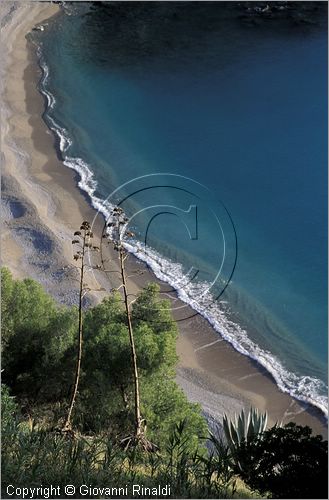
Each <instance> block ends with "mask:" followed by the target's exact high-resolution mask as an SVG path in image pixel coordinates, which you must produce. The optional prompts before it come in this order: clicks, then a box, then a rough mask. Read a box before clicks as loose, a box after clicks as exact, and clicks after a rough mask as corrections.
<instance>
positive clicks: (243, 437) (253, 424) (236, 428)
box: [223, 408, 267, 455]
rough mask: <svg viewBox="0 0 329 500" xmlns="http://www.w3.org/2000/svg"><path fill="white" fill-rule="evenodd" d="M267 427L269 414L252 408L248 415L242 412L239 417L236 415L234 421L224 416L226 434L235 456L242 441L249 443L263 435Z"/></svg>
mask: <svg viewBox="0 0 329 500" xmlns="http://www.w3.org/2000/svg"><path fill="white" fill-rule="evenodd" d="M266 425H267V412H265V413H260V412H259V411H258V410H257V409H256V408H250V410H249V412H248V413H246V412H245V411H244V410H242V411H241V413H240V414H239V415H235V418H234V420H229V418H228V417H227V415H224V417H223V428H224V434H225V438H226V441H227V445H228V447H229V448H230V450H231V452H232V454H233V455H234V454H235V452H236V450H237V448H238V447H239V445H240V444H241V442H242V441H245V442H248V440H250V439H251V438H252V437H254V436H257V435H258V434H262V433H263V432H264V431H265V429H266Z"/></svg>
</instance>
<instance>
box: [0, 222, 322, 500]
mask: <svg viewBox="0 0 329 500" xmlns="http://www.w3.org/2000/svg"><path fill="white" fill-rule="evenodd" d="M87 230H89V229H87ZM1 311H2V367H3V373H2V491H3V497H6V494H5V493H6V488H7V486H8V485H9V484H15V485H16V487H18V486H26V485H31V484H42V485H44V486H46V485H50V484H56V485H59V486H60V487H63V488H64V485H65V484H74V485H76V488H77V489H76V495H75V496H72V495H71V496H70V498H80V496H79V495H80V493H79V488H78V487H79V485H81V484H88V485H92V486H93V487H99V488H101V487H104V485H105V484H106V485H109V484H111V485H117V486H120V485H126V484H128V485H129V484H133V483H136V484H137V483H138V484H143V485H144V486H145V487H150V488H156V487H158V485H162V486H165V485H169V486H170V496H171V497H173V498H255V497H256V498H258V497H259V496H260V495H261V496H262V497H264V496H265V497H272V498H282V494H283V493H284V494H285V495H284V496H285V497H286V498H311V497H312V498H326V494H327V479H326V478H327V443H326V442H325V441H323V439H322V437H320V436H312V434H311V430H310V429H309V428H307V427H301V426H296V425H295V424H289V425H287V426H284V427H279V426H275V427H273V428H271V429H267V430H265V426H266V419H265V417H263V416H262V415H258V414H257V412H256V413H255V412H251V413H250V415H252V418H253V424H252V426H251V425H250V419H249V417H248V416H247V415H245V414H243V415H240V417H239V418H238V419H237V420H236V421H231V422H229V421H228V420H227V418H226V419H224V427H223V428H222V432H220V427H219V430H218V433H211V432H210V431H209V429H208V427H207V423H206V421H205V419H204V417H203V416H202V413H201V408H200V407H199V405H197V404H192V403H190V402H188V401H187V399H186V397H185V395H184V393H183V392H182V390H181V389H180V388H179V387H178V386H177V384H176V382H175V366H176V362H177V355H176V347H175V346H176V338H177V327H176V324H175V322H174V321H173V319H172V315H171V310H170V303H169V302H168V301H165V300H160V299H159V295H158V288H157V286H156V285H155V284H152V283H150V284H148V285H147V286H146V287H145V288H144V289H143V290H142V291H141V292H140V293H139V294H138V296H137V297H136V299H135V300H134V302H133V303H132V305H131V307H130V309H129V315H130V320H131V327H132V328H133V332H134V347H135V354H136V363H137V364H138V379H139V386H140V387H139V388H140V392H139V396H140V414H141V415H142V416H143V432H145V435H146V426H147V438H148V440H149V442H152V444H154V446H152V448H147V449H146V448H145V447H143V446H139V443H138V442H135V445H134V446H129V447H127V446H124V445H123V440H124V439H125V438H126V437H127V436H134V435H135V434H134V433H135V432H136V411H135V403H136V398H135V382H136V381H135V377H134V370H132V366H133V365H132V358H131V355H132V349H131V338H130V336H129V328H128V322H127V310H126V308H125V305H124V303H123V301H122V296H121V294H120V293H119V291H114V292H112V293H111V294H110V295H109V296H108V297H106V298H105V299H104V300H103V301H102V302H101V303H99V304H98V305H96V306H94V307H89V308H88V309H86V310H82V305H81V301H80V303H79V306H77V307H66V306H59V305H58V304H57V303H56V302H55V301H54V300H53V299H52V298H51V297H50V296H49V295H48V294H47V293H46V292H45V291H44V290H43V288H42V286H41V285H40V284H38V283H37V282H35V281H33V280H32V279H24V280H15V279H13V277H12V275H11V273H10V271H9V270H8V269H6V268H3V269H2V270H1ZM150 311H151V312H150ZM80 314H81V318H80ZM82 319H83V342H82V344H81V345H80V347H81V349H78V346H79V342H80V341H81V338H80V337H79V336H78V335H77V334H79V335H80V333H81V330H80V326H81V325H82ZM79 325H80V326H79ZM77 349H78V352H79V356H80V361H81V366H80V368H81V369H80V373H79V380H78V385H77V384H76V377H75V376H74V374H75V373H76V368H77ZM72 390H74V393H75V396H74V399H75V401H74V406H73V408H74V410H73V411H71V413H70V429H72V430H74V432H71V433H68V432H63V429H64V430H67V425H66V424H67V415H68V410H69V409H70V408H71V403H72V394H73V393H72ZM243 422H244V423H245V428H246V429H247V432H248V439H246V438H242V439H241V440H240V438H239V439H238V437H239V436H240V437H241V436H243V432H244V430H243V429H241V427H242V424H243ZM246 422H247V423H246ZM225 428H227V431H228V430H229V432H227V433H226V437H225ZM255 429H257V432H256V431H255ZM230 436H231V437H230ZM129 493H131V492H129ZM129 493H128V497H129ZM157 496H160V497H161V492H160V493H159V495H157ZM121 497H122V495H121ZM11 498H19V497H18V496H16V497H15V496H12V497H11ZM99 498H100V497H99Z"/></svg>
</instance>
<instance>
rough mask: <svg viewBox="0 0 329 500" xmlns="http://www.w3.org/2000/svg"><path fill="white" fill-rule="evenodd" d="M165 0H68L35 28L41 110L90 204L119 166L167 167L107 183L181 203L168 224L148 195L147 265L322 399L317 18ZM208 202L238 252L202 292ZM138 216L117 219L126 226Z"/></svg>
mask: <svg viewBox="0 0 329 500" xmlns="http://www.w3.org/2000/svg"><path fill="white" fill-rule="evenodd" d="M170 4H171V5H169V4H168V3H166V2H160V3H151V4H149V5H146V3H144V4H143V3H139V2H137V3H133V4H131V5H130V6H129V8H128V9H127V8H126V5H124V4H121V3H120V2H117V3H116V5H114V4H112V7H111V8H108V9H95V10H94V9H91V8H90V5H89V4H84V5H80V6H79V5H77V4H75V5H73V7H69V8H67V9H66V10H65V11H63V13H62V14H61V15H60V16H58V17H57V18H56V19H55V20H54V21H53V22H51V23H50V24H49V25H48V26H47V27H46V30H45V31H44V32H42V33H35V34H34V39H35V41H36V43H37V45H38V54H39V57H40V64H41V66H42V68H43V71H44V74H43V78H42V81H41V82H40V90H41V91H42V92H43V93H44V94H45V96H46V99H47V110H46V112H45V116H44V118H45V120H46V122H47V123H48V125H49V126H50V127H51V128H52V129H53V130H54V132H55V133H56V136H57V137H58V148H59V150H60V154H61V155H62V158H63V160H64V163H65V164H66V165H67V166H69V167H70V168H75V169H76V170H77V171H79V172H80V175H81V176H82V178H81V181H80V187H82V188H83V189H84V190H86V191H87V192H88V193H89V195H91V196H92V201H93V203H94V205H96V206H97V207H98V208H101V209H102V210H103V212H104V213H105V212H106V208H108V207H106V205H104V203H102V200H104V199H105V198H107V196H108V195H109V194H110V193H111V192H112V191H113V190H114V189H116V188H118V187H119V186H121V185H122V184H124V183H126V182H128V181H130V180H131V179H134V178H136V177H140V176H145V175H148V174H155V173H164V172H165V173H170V174H176V176H181V177H175V176H168V175H166V176H163V175H162V176H153V177H147V178H144V179H142V180H139V181H135V183H134V184H131V185H128V186H126V187H125V188H124V189H123V192H125V193H128V194H131V192H132V191H131V189H133V190H135V191H137V190H138V189H143V191H139V192H138V193H137V192H136V193H135V194H134V196H131V198H130V199H129V203H130V204H129V203H127V204H126V205H125V206H124V208H125V210H126V211H127V212H128V214H129V215H132V214H133V213H136V211H138V210H139V209H140V208H144V207H146V206H149V205H156V204H161V205H166V206H167V207H169V206H170V207H176V208H175V210H176V212H177V207H178V209H179V208H180V209H181V210H185V213H184V217H183V219H184V218H185V219H184V220H183V225H182V224H181V222H182V220H180V219H177V213H176V214H173V209H172V208H170V209H168V208H166V209H163V208H162V209H161V211H162V212H164V213H162V214H161V215H158V216H157V223H156V224H152V226H150V231H149V233H148V241H147V243H148V249H149V253H148V256H147V261H148V263H149V265H150V266H151V267H152V268H153V269H154V270H155V272H156V273H157V274H158V275H159V276H160V277H161V278H163V279H165V280H166V281H168V282H169V283H170V284H171V285H173V286H175V288H176V289H177V290H178V292H179V293H180V296H181V297H182V298H183V299H184V300H185V301H186V302H189V303H191V304H192V306H193V307H194V308H195V309H196V310H197V311H199V312H201V313H202V314H203V315H204V316H205V317H207V318H208V319H209V321H210V322H211V323H212V324H213V325H214V326H215V328H216V329H217V330H218V331H219V332H220V333H221V334H222V335H223V336H224V337H225V338H227V339H228V340H229V341H230V342H231V343H232V344H233V345H234V346H235V347H236V348H237V349H238V350H240V352H243V353H244V354H247V355H249V356H251V357H253V358H254V359H257V360H258V361H259V362H260V363H261V364H263V365H264V366H266V367H267V368H268V370H269V371H270V372H271V373H272V375H273V376H274V377H275V379H276V381H277V383H278V385H279V386H280V387H281V388H282V389H283V390H286V391H289V392H290V393H291V394H293V395H295V396H296V397H298V398H300V399H302V400H304V401H309V402H312V403H313V404H316V405H317V406H319V407H320V408H322V409H323V411H325V410H326V398H325V394H326V384H325V381H326V380H327V375H326V360H327V334H326V332H327V313H326V305H327V292H326V288H327V281H326V276H327V260H326V255H327V247H326V227H327V220H326V215H325V214H326V203H327V156H326V152H327V36H326V26H324V25H321V23H320V25H318V24H316V25H314V26H307V27H297V26H295V27H292V26H291V25H290V24H289V23H285V22H283V21H275V22H274V21H273V22H268V23H267V24H261V25H259V26H249V25H248V26H246V25H245V24H243V23H242V22H241V20H240V19H238V18H237V16H236V14H235V13H234V12H232V9H230V8H229V7H227V4H226V6H224V7H222V6H221V3H209V4H203V5H201V4H200V3H198V2H196V3H194V2H193V3H191V4H190V5H189V7H188V10H187V8H186V5H185V6H184V5H183V4H180V5H179V4H176V3H175V4H172V3H171V2H170ZM183 176H186V177H188V178H191V179H193V180H195V181H197V182H199V183H202V184H203V185H204V186H206V187H207V188H208V189H209V196H208V195H205V193H206V191H205V190H204V188H202V187H200V186H199V185H197V184H195V183H193V182H191V181H189V180H186V179H185V180H184V177H183ZM155 185H160V186H162V187H159V188H157V189H156V190H154V189H153V188H154V186H155ZM164 186H166V187H164ZM173 186H174V188H173ZM146 187H147V188H148V189H147V190H146V189H145V188H146ZM151 188H152V189H151ZM129 190H130V191H129ZM187 191H188V192H187ZM192 191H193V196H194V198H193V196H191V192H192ZM195 195H196V196H197V199H198V200H199V201H198V203H195ZM204 195H205V196H204ZM200 198H202V200H201V201H200ZM221 203H224V205H225V207H226V208H227V210H228V212H229V214H230V217H231V218H232V221H233V224H234V228H235V230H236V235H237V241H238V253H237V263H236V268H235V271H234V274H233V277H232V281H231V282H230V284H229V286H228V287H227V288H226V289H225V291H224V293H223V294H222V295H221V296H220V299H219V300H217V301H214V300H213V298H214V297H216V296H217V295H218V294H219V293H220V292H221V291H222V289H223V287H224V285H225V284H227V281H228V279H229V278H230V273H231V270H232V269H233V267H234V262H235V250H236V248H235V240H234V230H232V229H233V228H232V224H231V222H230V218H229V217H228V216H227V213H226V212H225V209H223V207H222V205H221ZM195 204H196V205H198V213H197V217H198V237H197V238H193V237H192V239H190V238H188V237H186V236H187V233H186V227H184V224H185V223H186V224H187V225H188V226H189V227H190V228H191V227H192V229H193V227H194V217H195V213H194V210H195V209H194V208H193V207H194V205H195ZM191 205H192V211H191V212H189V213H187V212H186V210H187V209H188V208H189V207H190V206H191ZM218 207H219V208H218ZM175 210H174V211H175ZM212 210H213V211H215V212H216V213H217V214H218V215H219V218H220V220H221V223H222V229H223V232H224V233H225V237H226V239H225V240H224V239H223V237H222V236H223V234H221V232H220V231H218V230H214V226H213V219H211V217H209V213H210V212H211V211H212ZM168 212H170V213H168ZM151 215H152V216H153V215H156V211H153V212H152V214H151ZM149 216H150V213H149V212H148V213H147V214H146V213H145V211H144V212H142V213H140V214H139V215H137V216H135V217H134V219H133V222H132V227H133V229H134V231H135V232H136V235H137V237H138V238H139V239H140V240H141V241H143V240H144V238H145V223H146V221H147V220H148V218H149ZM191 224H192V226H191ZM192 232H193V231H192ZM192 236H193V235H192ZM224 242H225V246H224ZM150 247H151V248H150ZM224 251H225V252H226V254H225V259H226V260H225V265H224V266H223V268H222V270H221V271H222V272H221V276H220V279H219V280H218V281H217V283H216V284H215V285H214V286H213V287H212V288H211V289H210V291H209V290H208V286H207V283H209V282H211V281H212V280H213V279H214V277H215V276H216V273H217V271H218V269H219V268H220V264H221V262H222V257H223V252H224ZM145 258H146V257H145ZM191 267H193V270H192V271H191V273H190V275H189V276H190V278H191V276H192V277H193V276H194V274H195V273H194V271H195V270H198V273H197V274H196V275H195V277H194V278H191V281H190V282H188V284H187V281H188V280H187V281H186V278H183V275H184V273H186V272H187V271H188V270H189V269H190V268H191Z"/></svg>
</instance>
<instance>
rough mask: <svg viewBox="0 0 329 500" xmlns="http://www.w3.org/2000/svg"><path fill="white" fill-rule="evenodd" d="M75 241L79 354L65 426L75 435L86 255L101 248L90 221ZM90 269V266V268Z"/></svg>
mask: <svg viewBox="0 0 329 500" xmlns="http://www.w3.org/2000/svg"><path fill="white" fill-rule="evenodd" d="M74 236H75V239H73V240H72V245H74V246H75V248H76V251H75V253H74V256H73V258H74V260H76V261H77V262H78V263H79V265H78V266H77V267H78V269H79V271H80V278H79V310H78V311H79V312H78V317H79V319H78V342H77V353H76V367H75V375H74V383H73V386H72V391H71V397H70V403H69V407H68V411H67V415H66V418H65V422H64V425H63V428H62V430H63V432H68V433H73V430H72V422H71V419H72V412H73V408H74V405H75V402H76V398H77V393H78V387H79V381H80V374H81V359H82V341H83V329H82V317H83V314H82V313H83V310H82V309H83V297H84V295H85V293H86V292H87V291H88V290H90V288H89V287H88V286H87V285H86V283H84V278H85V272H86V267H87V266H88V265H87V264H86V254H87V251H89V250H90V251H98V250H99V247H97V246H94V245H93V244H92V239H93V233H92V231H91V226H90V223H89V222H88V221H84V222H83V223H82V224H81V227H80V231H75V233H74ZM88 267H89V266H88Z"/></svg>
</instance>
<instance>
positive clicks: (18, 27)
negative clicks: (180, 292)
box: [1, 2, 327, 435]
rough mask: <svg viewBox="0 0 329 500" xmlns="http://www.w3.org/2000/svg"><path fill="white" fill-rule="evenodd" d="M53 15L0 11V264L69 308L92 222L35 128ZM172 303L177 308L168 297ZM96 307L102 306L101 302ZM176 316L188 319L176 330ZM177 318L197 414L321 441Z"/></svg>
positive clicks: (36, 8)
mask: <svg viewBox="0 0 329 500" xmlns="http://www.w3.org/2000/svg"><path fill="white" fill-rule="evenodd" d="M58 10H59V7H58V6H57V5H54V4H49V3H43V2H3V3H2V4H1V27H2V29H1V41H2V43H1V46H2V62H1V80H2V82H1V83H2V101H1V138H2V147H1V153H2V179H3V199H2V205H3V210H2V219H3V220H2V233H1V239H2V264H3V265H6V266H8V267H9V268H10V269H11V270H12V272H13V273H14V275H15V277H20V278H22V277H27V276H29V277H32V278H34V279H37V280H38V281H39V282H41V283H42V284H43V285H44V287H45V289H46V290H48V291H49V292H50V293H51V294H52V295H53V296H55V297H56V298H57V299H58V300H60V301H61V302H65V303H68V304H70V303H74V302H76V298H77V292H76V281H75V278H76V276H77V271H76V269H75V268H74V266H73V264H72V245H71V239H72V233H73V231H75V230H76V229H77V228H79V226H80V224H81V222H82V220H89V221H92V220H93V219H94V217H95V215H96V212H95V211H94V210H93V209H92V208H91V206H90V205H89V203H88V201H87V200H86V198H85V196H84V195H83V194H82V193H81V192H80V191H79V189H78V188H77V179H76V175H75V174H74V172H72V171H71V170H69V169H68V168H66V167H64V166H63V165H62V163H61V161H60V158H59V157H58V156H57V153H56V150H55V143H54V138H53V136H52V134H51V133H50V131H49V130H48V128H47V127H46V125H45V123H44V122H43V120H42V118H41V116H42V112H43V110H44V100H43V98H42V96H41V95H40V93H39V92H38V90H37V82H38V79H39V78H40V76H41V73H40V69H39V67H38V65H37V61H36V56H35V54H34V51H33V48H32V47H31V45H30V43H29V42H28V40H27V39H26V34H27V33H28V32H29V31H30V30H31V29H32V28H33V26H35V25H36V24H37V23H40V22H41V21H44V20H45V19H47V18H49V17H50V16H53V15H56V14H57V12H58ZM102 226H103V221H102V218H101V217H97V219H96V222H95V226H94V228H93V229H94V232H95V234H96V236H97V238H100V237H101V230H102ZM110 257H112V254H110ZM129 265H130V267H131V269H136V268H138V269H143V270H144V274H143V275H141V276H138V277H135V278H134V279H133V280H131V281H130V286H131V291H132V293H136V291H137V290H138V289H140V287H141V286H143V285H144V284H145V283H146V282H147V281H157V282H158V283H159V284H160V286H161V289H162V291H165V290H167V289H168V285H166V284H163V283H160V282H159V280H157V279H156V278H155V277H154V275H153V274H152V273H150V271H149V270H148V269H147V268H146V267H145V266H144V264H142V263H140V262H139V261H137V260H136V259H135V258H131V259H130V264H129ZM95 276H96V278H95V279H94V278H93V277H90V286H91V287H93V288H98V287H99V286H102V287H104V288H105V289H106V290H110V288H112V287H113V286H116V282H115V281H113V279H112V280H111V282H110V281H109V280H108V279H107V278H106V277H105V276H104V275H103V274H101V273H99V272H98V273H97V274H96V275H95ZM112 276H114V275H112ZM169 295H171V296H172V298H173V301H175V304H176V305H177V300H176V298H175V294H174V292H171V293H170V294H169ZM166 296H167V294H166ZM94 297H95V300H99V299H101V298H102V294H100V293H97V294H95V295H94ZM179 314H185V315H186V316H185V317H190V319H186V320H184V321H182V320H181V319H182V318H181V317H179ZM175 317H176V319H177V320H180V321H178V326H179V339H178V343H177V353H178V355H179V366H178V370H177V381H178V383H179V385H180V386H181V387H182V388H183V390H184V391H185V392H186V394H187V396H188V397H189V399H190V400H191V401H196V402H199V403H201V404H202V407H203V410H204V412H205V414H207V416H208V417H209V418H210V420H212V419H215V420H218V419H220V418H221V416H222V415H223V413H225V412H226V413H228V414H230V415H233V414H234V412H236V411H239V410H240V409H241V408H243V407H249V406H250V405H253V406H256V407H258V408H260V409H261V410H267V411H268V412H269V416H270V421H271V422H272V423H274V422H275V421H284V422H287V421H289V420H293V421H296V422H297V423H301V424H308V425H310V426H311V427H312V429H313V430H314V431H315V432H320V433H323V434H324V435H326V434H327V430H326V422H325V420H324V419H323V418H322V414H321V413H320V411H317V410H315V409H310V408H309V407H307V406H306V405H302V404H300V403H298V402H297V401H296V400H294V399H293V398H291V397H290V396H289V395H287V394H283V393H282V392H281V391H279V389H278V388H277V386H276V384H275V383H274V381H273V379H272V378H271V377H270V376H269V375H268V374H267V372H266V371H265V370H264V369H262V368H261V367H259V365H257V364H256V363H254V362H253V361H251V360H250V359H248V358H247V357H245V356H242V355H240V354H239V353H237V352H236V351H235V350H234V349H233V347H232V346H231V345H230V344H228V343H227V342H225V341H223V340H222V339H221V338H220V336H219V335H218V333H217V332H215V331H214V330H213V328H212V327H211V326H210V325H209V324H208V322H207V321H206V320H205V319H203V318H202V317H200V316H199V315H195V313H194V312H193V311H192V309H190V308H188V307H187V306H186V307H184V308H183V309H182V310H181V312H180V313H177V312H175Z"/></svg>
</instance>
